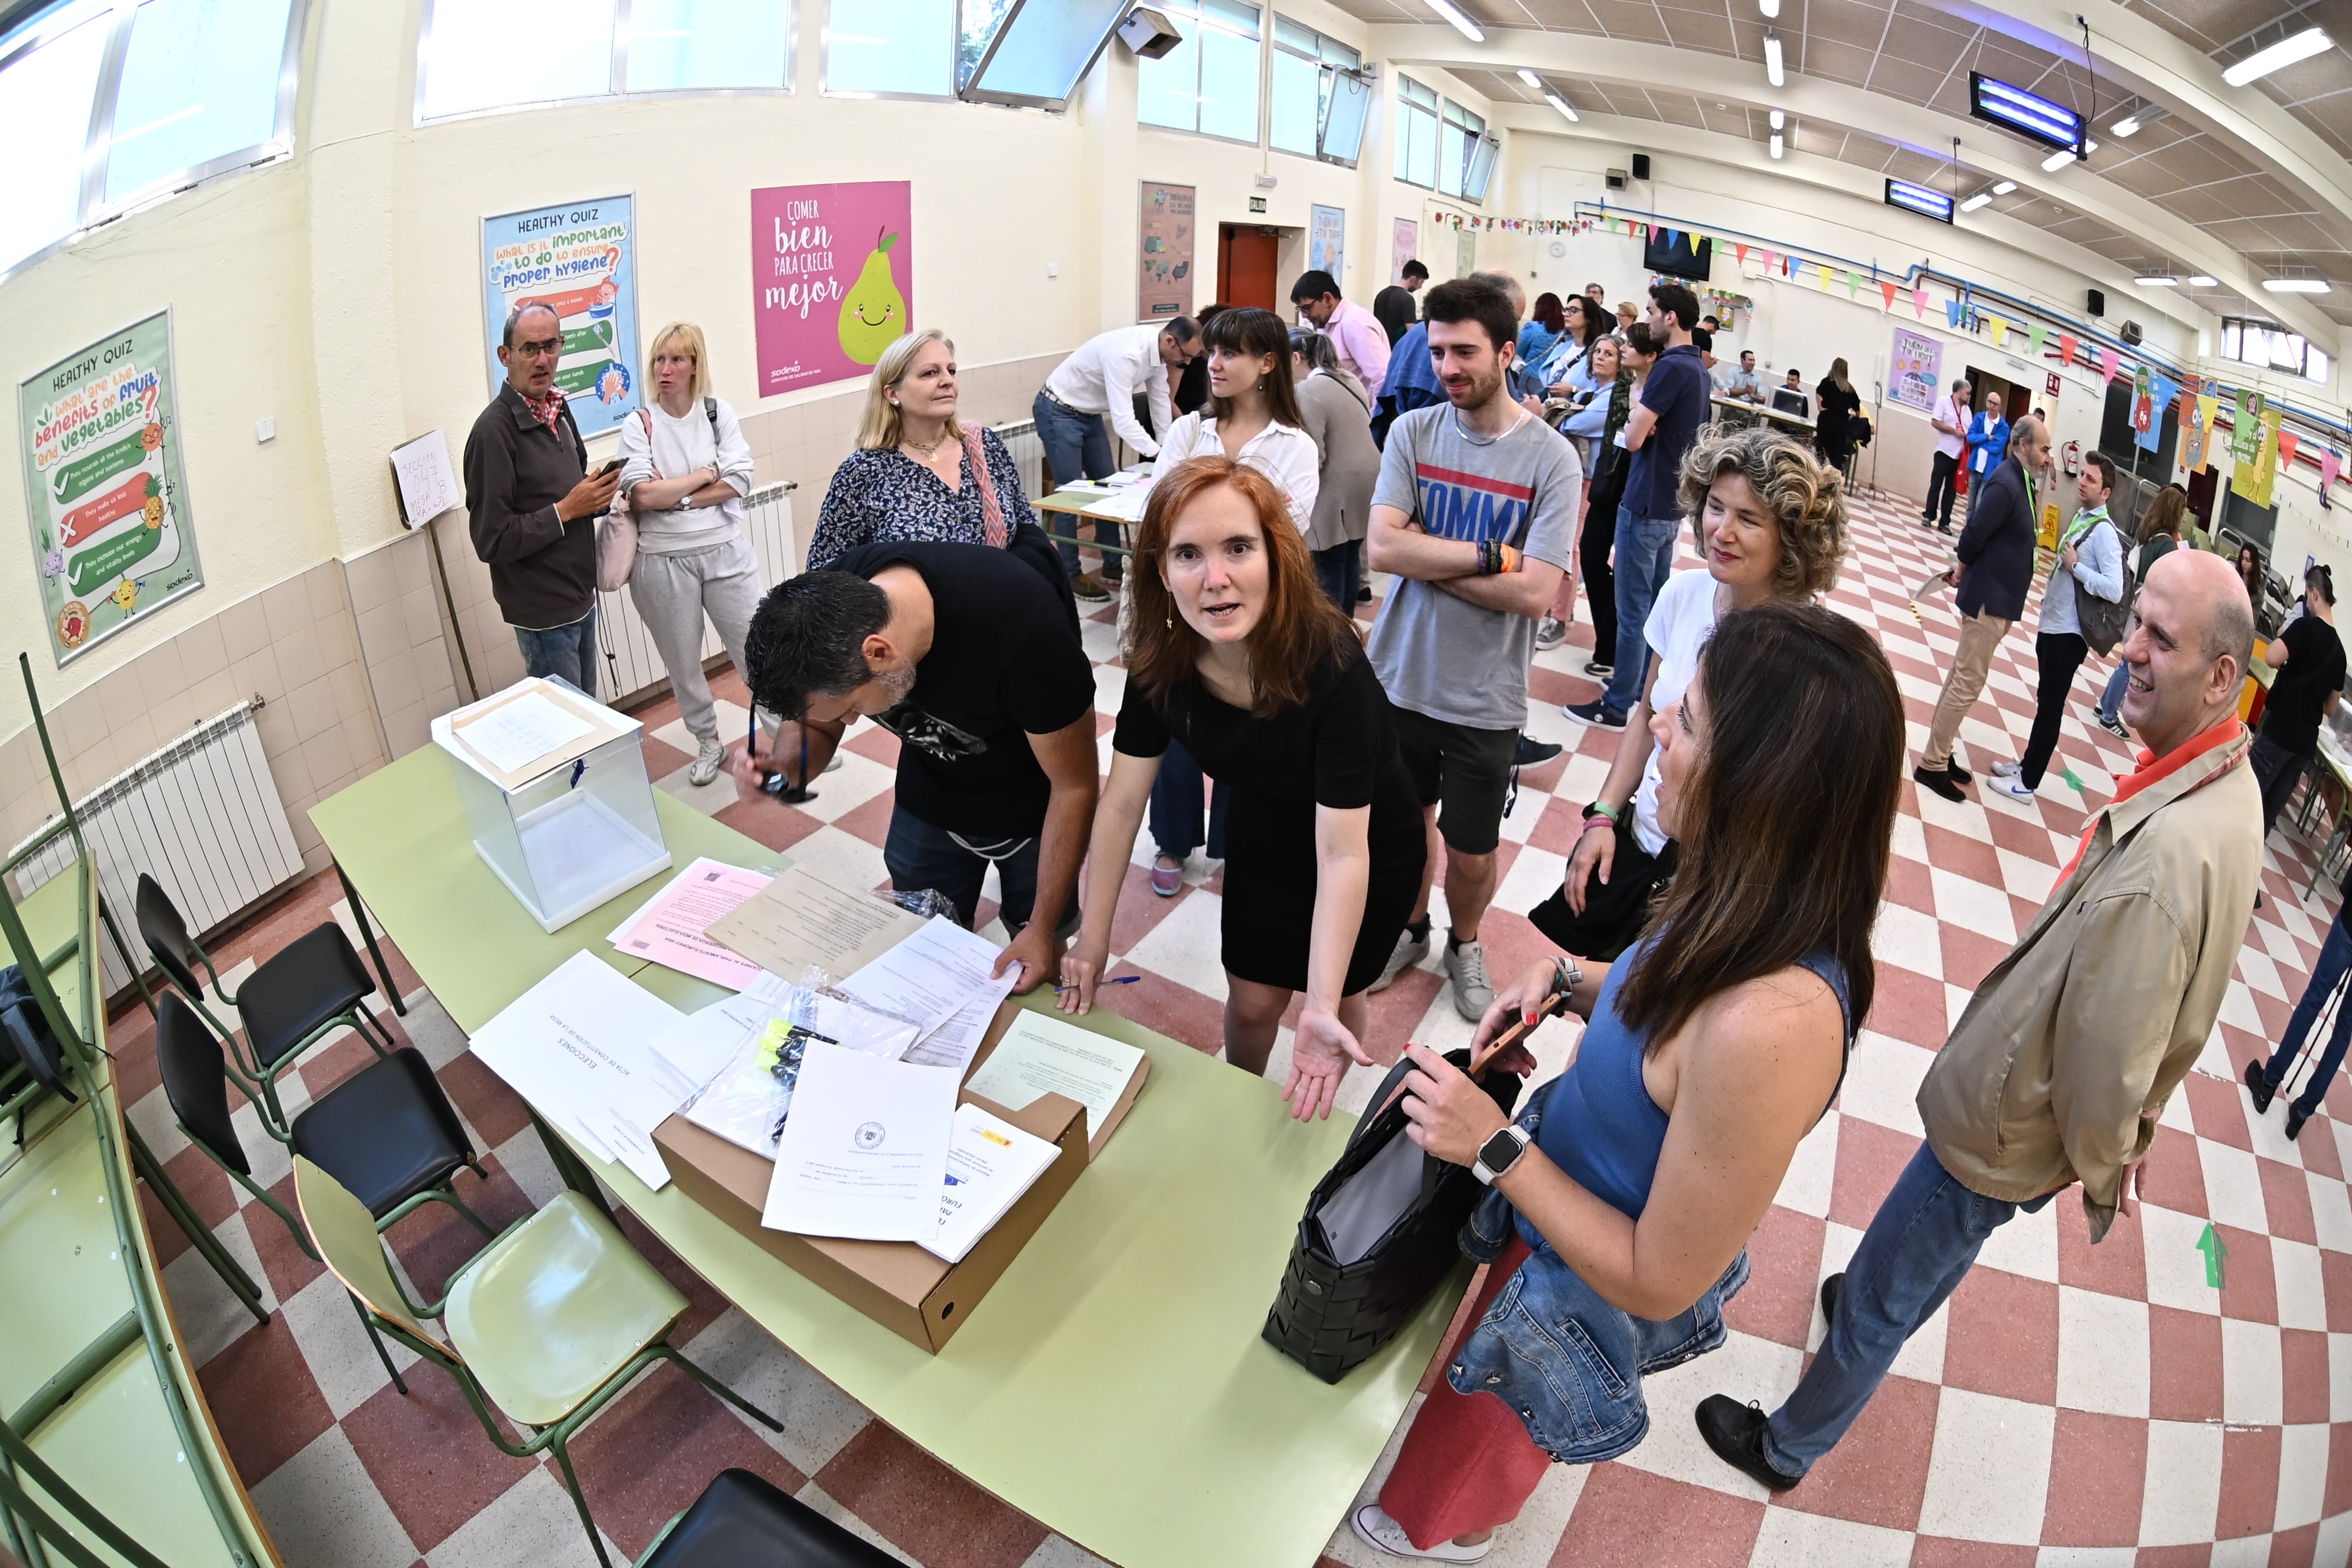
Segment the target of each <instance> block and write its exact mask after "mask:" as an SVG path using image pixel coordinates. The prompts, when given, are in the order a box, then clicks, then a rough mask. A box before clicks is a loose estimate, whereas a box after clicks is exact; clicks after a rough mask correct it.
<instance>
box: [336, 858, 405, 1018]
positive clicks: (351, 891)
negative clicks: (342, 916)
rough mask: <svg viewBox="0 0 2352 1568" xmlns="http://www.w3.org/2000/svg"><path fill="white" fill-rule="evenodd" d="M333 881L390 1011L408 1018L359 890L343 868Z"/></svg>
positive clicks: (339, 868) (337, 868)
mask: <svg viewBox="0 0 2352 1568" xmlns="http://www.w3.org/2000/svg"><path fill="white" fill-rule="evenodd" d="M335 879H336V880H337V881H339V882H341V884H342V885H343V897H344V898H346V899H349V900H351V905H352V921H353V922H354V923H355V924H357V925H358V927H359V928H360V941H361V942H364V943H366V944H367V951H368V956H369V957H370V958H372V959H373V960H374V961H375V973H376V977H377V979H378V980H380V981H381V982H382V983H383V994H384V995H385V996H386V997H387V998H389V999H390V1001H391V1003H392V1010H393V1011H394V1012H395V1013H397V1014H399V1015H400V1016H402V1017H404V1018H405V1017H407V1016H408V1005H407V1004H406V1003H404V1002H403V1001H402V1000H401V999H400V987H399V986H397V985H394V984H393V983H392V965H390V964H388V963H385V962H384V961H383V949H382V948H379V947H378V946H376V944H375V928H374V927H373V926H372V925H370V924H368V918H367V906H366V905H365V904H363V903H362V902H361V901H360V890H359V889H357V888H354V887H352V879H350V878H349V877H347V876H345V875H344V874H343V868H342V867H341V866H340V865H338V866H337V867H336V868H335Z"/></svg>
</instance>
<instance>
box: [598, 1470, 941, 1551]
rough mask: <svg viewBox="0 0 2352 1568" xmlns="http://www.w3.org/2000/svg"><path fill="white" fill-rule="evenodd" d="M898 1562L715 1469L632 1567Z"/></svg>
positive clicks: (784, 1497) (743, 1478)
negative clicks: (681, 1515) (668, 1528)
mask: <svg viewBox="0 0 2352 1568" xmlns="http://www.w3.org/2000/svg"><path fill="white" fill-rule="evenodd" d="M896 1563H898V1559H897V1558H895V1557H892V1556H891V1555H890V1554H889V1553H888V1552H885V1551H883V1550H882V1549H881V1548H880V1547H878V1546H873V1545H869V1544H868V1543H867V1542H864V1541H862V1540H860V1539H858V1538H857V1537H856V1536H855V1535H852V1534H851V1533H850V1532H849V1531H846V1530H844V1529H843V1528H842V1527H841V1526H840V1525H837V1524H835V1523H834V1522H833V1521H831V1520H829V1519H827V1518H825V1517H824V1515H823V1514H821V1513H819V1512H817V1511H816V1510H814V1509H813V1508H811V1507H809V1505H808V1504H806V1503H804V1502H802V1501H801V1500H798V1499H797V1498H794V1497H793V1496H791V1495H790V1494H788V1493H785V1492H782V1491H780V1490H778V1489H776V1488H775V1487H774V1486H772V1485H771V1484H770V1483H768V1482H767V1481H764V1480H762V1479H760V1478H759V1477H758V1476H755V1475H753V1474H752V1473H751V1471H749V1470H721V1471H719V1475H718V1477H717V1478H716V1479H713V1480H712V1481H711V1483H710V1484H709V1486H708V1487H705V1488H704V1489H703V1491H702V1495H701V1496H700V1497H698V1498H697V1499H695V1500H694V1506H693V1507H692V1508H690V1509H688V1510H686V1515H685V1517H684V1518H682V1519H680V1520H679V1521H677V1528H676V1529H674V1530H672V1531H670V1532H669V1534H668V1535H667V1536H666V1537H665V1538H664V1539H663V1541H662V1543H661V1544H660V1545H659V1546H657V1547H656V1548H654V1550H653V1552H652V1553H651V1554H650V1555H648V1556H647V1557H646V1559H645V1560H644V1562H642V1563H639V1564H638V1568H895V1565H896Z"/></svg>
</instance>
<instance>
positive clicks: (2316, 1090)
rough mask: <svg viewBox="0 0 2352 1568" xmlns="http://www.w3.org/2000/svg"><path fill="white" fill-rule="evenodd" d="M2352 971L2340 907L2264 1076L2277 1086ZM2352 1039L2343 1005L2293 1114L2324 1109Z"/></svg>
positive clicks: (2351, 941)
mask: <svg viewBox="0 0 2352 1568" xmlns="http://www.w3.org/2000/svg"><path fill="white" fill-rule="evenodd" d="M2347 969H2352V932H2347V931H2346V930H2345V929H2344V915H2343V913H2342V911H2341V910H2338V911H2337V913H2336V919H2335V921H2333V922H2332V923H2331V924H2330V925H2329V926H2328V928H2327V940H2326V942H2322V943H2320V944H2319V962H2318V963H2315V964H2313V965H2312V966H2311V984H2308V985H2305V987H2304V988H2303V1000H2302V1001H2300V1002H2298V1003H2296V1004H2295V1005H2294V1016H2293V1017H2292V1018H2289V1019H2288V1020H2287V1021H2286V1038H2285V1039H2284V1040H2282V1041H2280V1042H2279V1048H2278V1049H2277V1050H2276V1051H2273V1053H2272V1054H2271V1059H2270V1065H2269V1066H2268V1067H2265V1068H2263V1077H2264V1078H2266V1079H2270V1083H2271V1087H2272V1088H2273V1089H2276V1088H2278V1086H2279V1085H2281V1084H2283V1083H2284V1082H2285V1081H2286V1079H2287V1074H2288V1072H2289V1071H2291V1070H2292V1069H2293V1068H2294V1058H2295V1053H2297V1052H2298V1051H2300V1050H2302V1049H2303V1043H2304V1041H2305V1040H2306V1039H2308V1038H2309V1037H2310V1036H2311V1026H2313V1025H2314V1024H2316V1023H2317V1022H2319V1015H2320V1013H2321V1012H2322V1011H2323V1010H2324V1009H2325V1008H2326V1005H2327V1000H2328V998H2329V997H2330V996H2331V995H2333V994H2335V991H2336V987H2337V986H2338V985H2340V984H2343V983H2344V972H2345V971H2346V970H2347ZM2347 1037H2352V1010H2347V1009H2345V1008H2343V1007H2341V1006H2338V1007H2337V1009H2336V1026H2335V1027H2334V1028H2332V1029H2330V1030H2328V1032H2327V1045H2326V1047H2325V1048H2324V1049H2322V1050H2321V1051H2320V1053H2319V1065H2318V1066H2317V1067H2315V1068H2312V1069H2311V1077H2310V1078H2309V1079H2307V1080H2306V1081H2305V1084H2304V1086H2303V1092H2302V1093H2300V1094H2298V1095H2296V1096H2295V1097H2294V1113H2295V1114H2296V1115H2297V1116H2300V1117H2304V1118H2305V1119H2306V1120H2308V1119H2309V1118H2310V1116H2311V1114H2312V1113H2313V1112H2314V1111H2315V1110H2318V1109H2319V1100H2320V1097H2321V1096H2322V1095H2325V1094H2326V1092H2327V1086H2328V1085H2329V1084H2331V1083H2333V1082H2335V1081H2336V1068H2340V1067H2342V1066H2343V1065H2344V1043H2345V1041H2346V1039H2347Z"/></svg>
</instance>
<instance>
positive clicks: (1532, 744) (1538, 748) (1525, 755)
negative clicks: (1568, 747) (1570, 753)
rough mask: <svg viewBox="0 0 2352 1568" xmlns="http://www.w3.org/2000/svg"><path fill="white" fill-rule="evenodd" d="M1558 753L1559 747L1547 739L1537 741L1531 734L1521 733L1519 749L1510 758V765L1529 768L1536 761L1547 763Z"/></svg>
mask: <svg viewBox="0 0 2352 1568" xmlns="http://www.w3.org/2000/svg"><path fill="white" fill-rule="evenodd" d="M1558 755H1559V747H1558V746H1556V745H1554V744H1552V742H1549V741H1538V740H1536V739H1534V738H1533V737H1532V736H1528V735H1522V736H1520V737H1519V749H1518V751H1517V752H1516V753H1515V754H1514V755H1513V756H1512V758H1511V765H1512V766H1513V767H1519V768H1531V767H1534V766H1535V765H1536V764H1537V763H1548V762H1549V761H1551V760H1552V759H1553V758H1554V757H1556V756H1558Z"/></svg>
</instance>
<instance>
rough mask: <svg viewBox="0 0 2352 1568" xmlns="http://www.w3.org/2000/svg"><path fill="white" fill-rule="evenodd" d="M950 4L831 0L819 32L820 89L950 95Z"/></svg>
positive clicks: (952, 22) (952, 18) (952, 6)
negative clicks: (821, 49) (821, 37)
mask: <svg viewBox="0 0 2352 1568" xmlns="http://www.w3.org/2000/svg"><path fill="white" fill-rule="evenodd" d="M955 27H956V8H955V3H954V0H833V4H832V7H831V9H830V10H829V11H828V12H827V14H826V18H825V34H824V90H825V91H827V92H841V93H849V92H893V93H913V94H919V95H922V96H926V97H938V98H945V97H948V96H949V95H950V94H951V93H953V92H954V91H955V79H954V70H955V45H956V30H955Z"/></svg>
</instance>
